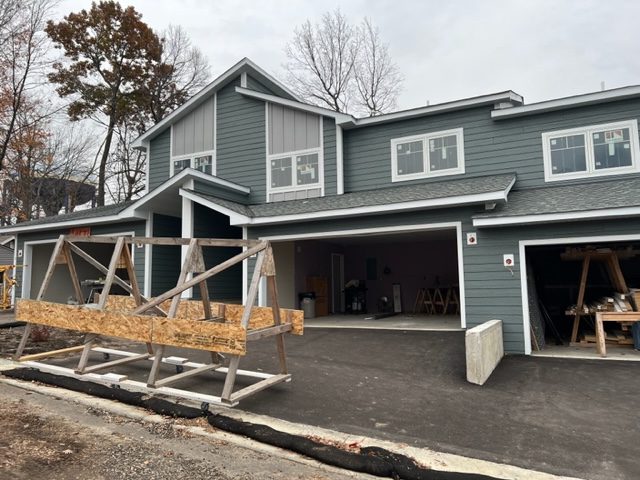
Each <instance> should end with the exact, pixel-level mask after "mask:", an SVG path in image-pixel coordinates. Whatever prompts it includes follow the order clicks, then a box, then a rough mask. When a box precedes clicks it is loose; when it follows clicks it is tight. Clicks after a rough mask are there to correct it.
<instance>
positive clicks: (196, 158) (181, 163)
mask: <svg viewBox="0 0 640 480" xmlns="http://www.w3.org/2000/svg"><path fill="white" fill-rule="evenodd" d="M213 159H214V152H210V153H206V152H205V153H196V154H192V155H189V156H186V157H182V158H175V157H173V158H172V159H171V176H173V175H177V174H178V173H180V172H181V171H182V170H184V169H185V168H193V169H195V170H200V171H201V172H203V173H206V174H209V175H213Z"/></svg>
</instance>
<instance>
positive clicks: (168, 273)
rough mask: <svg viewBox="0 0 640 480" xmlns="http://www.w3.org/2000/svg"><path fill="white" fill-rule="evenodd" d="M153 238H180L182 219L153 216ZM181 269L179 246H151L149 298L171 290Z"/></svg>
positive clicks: (156, 214) (155, 214)
mask: <svg viewBox="0 0 640 480" xmlns="http://www.w3.org/2000/svg"><path fill="white" fill-rule="evenodd" d="M153 236H154V237H178V238H180V237H182V219H180V218H177V217H171V216H168V215H160V214H158V213H154V214H153ZM181 269H182V258H181V247H180V246H179V245H153V246H152V250H151V296H152V297H154V296H157V295H160V294H161V293H164V292H166V291H167V290H170V289H172V288H173V287H175V286H176V284H177V282H178V277H179V275H180V270H181Z"/></svg>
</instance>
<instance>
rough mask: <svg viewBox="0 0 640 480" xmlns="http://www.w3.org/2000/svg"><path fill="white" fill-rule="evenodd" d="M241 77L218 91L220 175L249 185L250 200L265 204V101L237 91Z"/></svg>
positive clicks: (218, 173)
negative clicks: (245, 95)
mask: <svg viewBox="0 0 640 480" xmlns="http://www.w3.org/2000/svg"><path fill="white" fill-rule="evenodd" d="M239 85H240V77H238V78H237V79H235V80H234V81H232V82H231V83H230V84H229V85H227V86H226V87H224V88H223V89H222V90H220V91H219V92H218V115H217V122H218V126H217V129H218V134H217V140H218V146H217V151H216V157H217V176H219V177H220V178H223V179H225V180H229V181H232V182H235V183H237V184H240V185H243V186H246V187H249V188H250V189H251V194H250V195H249V196H248V199H247V200H248V201H249V203H264V202H265V200H266V189H267V185H266V182H267V179H266V170H267V159H266V153H267V152H266V122H265V104H264V102H263V101H261V100H255V99H252V98H247V97H244V96H242V95H240V94H238V93H236V91H235V87H236V86H239Z"/></svg>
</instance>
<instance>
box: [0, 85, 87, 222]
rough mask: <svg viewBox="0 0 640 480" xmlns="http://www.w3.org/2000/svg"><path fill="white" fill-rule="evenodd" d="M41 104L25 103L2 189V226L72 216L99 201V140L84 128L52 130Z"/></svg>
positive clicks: (26, 100) (63, 126)
mask: <svg viewBox="0 0 640 480" xmlns="http://www.w3.org/2000/svg"><path fill="white" fill-rule="evenodd" d="M45 108H46V104H44V102H42V101H41V99H32V98H29V97H26V98H24V99H23V108H22V109H21V111H20V113H19V115H18V116H17V119H16V126H17V128H16V132H15V133H14V135H13V136H12V137H11V139H10V141H9V145H8V148H7V154H6V163H5V168H4V171H3V176H2V183H1V193H2V195H1V202H0V210H1V212H2V213H1V220H0V221H1V223H2V225H7V224H12V223H16V222H23V221H28V220H33V219H36V218H39V217H40V216H42V215H47V216H51V215H57V214H58V213H60V211H61V210H64V211H65V212H71V211H73V209H74V208H75V206H76V205H79V204H83V203H87V202H88V201H90V200H92V199H93V198H94V196H95V183H94V178H93V170H94V162H92V161H88V160H87V159H88V158H89V156H90V154H91V151H92V150H93V149H95V135H94V134H92V133H91V132H89V131H87V130H86V129H84V128H82V126H81V125H73V124H72V125H69V124H67V123H64V124H59V125H54V124H53V123H52V122H51V120H50V119H49V115H47V114H46V113H45V112H43V111H42V110H43V109H45Z"/></svg>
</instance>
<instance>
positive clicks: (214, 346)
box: [16, 299, 246, 355]
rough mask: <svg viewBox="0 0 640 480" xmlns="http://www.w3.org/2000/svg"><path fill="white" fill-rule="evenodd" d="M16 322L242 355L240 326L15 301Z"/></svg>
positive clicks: (242, 334) (241, 330)
mask: <svg viewBox="0 0 640 480" xmlns="http://www.w3.org/2000/svg"><path fill="white" fill-rule="evenodd" d="M16 319H17V320H21V321H25V322H30V323H37V324H41V325H50V326H53V327H62V328H69V329H72V330H80V331H83V332H93V333H97V334H100V335H110V336H114V337H121V338H127V339H129V340H136V341H140V342H148V343H157V344H164V345H174V346H178V347H189V348H197V349H201V350H211V351H216V352H221V353H233V354H239V355H244V354H245V352H246V349H245V345H246V331H245V329H244V328H242V327H241V326H240V325H234V324H220V323H213V322H198V321H193V320H187V319H173V318H164V317H152V316H146V315H132V314H128V313H125V312H114V311H110V310H98V309H93V308H86V307H82V306H77V305H64V304H60V303H51V302H42V301H35V300H24V299H21V300H18V303H17V305H16Z"/></svg>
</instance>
